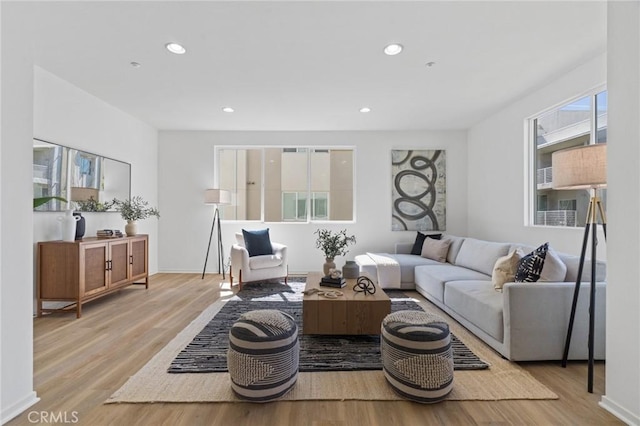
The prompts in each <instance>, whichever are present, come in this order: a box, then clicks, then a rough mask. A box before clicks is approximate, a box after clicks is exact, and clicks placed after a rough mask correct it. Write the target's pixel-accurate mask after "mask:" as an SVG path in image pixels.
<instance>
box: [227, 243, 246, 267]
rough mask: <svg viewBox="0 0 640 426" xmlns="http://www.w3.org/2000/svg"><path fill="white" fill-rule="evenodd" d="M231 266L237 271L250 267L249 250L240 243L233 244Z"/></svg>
mask: <svg viewBox="0 0 640 426" xmlns="http://www.w3.org/2000/svg"><path fill="white" fill-rule="evenodd" d="M231 267H232V268H233V269H234V270H235V271H238V270H240V269H244V270H246V269H249V252H248V251H247V249H246V248H244V247H242V246H240V245H238V244H234V245H232V246H231Z"/></svg>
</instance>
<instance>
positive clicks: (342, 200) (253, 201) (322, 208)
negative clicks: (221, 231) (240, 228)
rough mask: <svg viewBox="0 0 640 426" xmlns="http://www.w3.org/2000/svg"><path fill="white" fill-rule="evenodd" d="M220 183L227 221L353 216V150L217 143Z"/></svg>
mask: <svg viewBox="0 0 640 426" xmlns="http://www.w3.org/2000/svg"><path fill="white" fill-rule="evenodd" d="M216 152H217V164H218V168H217V170H218V185H219V187H220V188H221V189H226V190H229V191H231V193H232V200H233V202H232V205H231V206H224V207H222V209H221V218H223V219H227V220H255V221H260V220H261V221H265V222H308V221H352V220H354V155H353V154H354V150H353V148H326V147H322V148H299V147H264V148H247V147H220V148H218V149H217V151H216Z"/></svg>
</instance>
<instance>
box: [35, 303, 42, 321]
mask: <svg viewBox="0 0 640 426" xmlns="http://www.w3.org/2000/svg"><path fill="white" fill-rule="evenodd" d="M36 315H37V317H38V318H40V317H41V316H42V300H40V299H38V313H37V314H36Z"/></svg>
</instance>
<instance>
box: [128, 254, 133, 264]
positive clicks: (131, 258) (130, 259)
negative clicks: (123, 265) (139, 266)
mask: <svg viewBox="0 0 640 426" xmlns="http://www.w3.org/2000/svg"><path fill="white" fill-rule="evenodd" d="M129 265H133V255H132V254H130V255H129Z"/></svg>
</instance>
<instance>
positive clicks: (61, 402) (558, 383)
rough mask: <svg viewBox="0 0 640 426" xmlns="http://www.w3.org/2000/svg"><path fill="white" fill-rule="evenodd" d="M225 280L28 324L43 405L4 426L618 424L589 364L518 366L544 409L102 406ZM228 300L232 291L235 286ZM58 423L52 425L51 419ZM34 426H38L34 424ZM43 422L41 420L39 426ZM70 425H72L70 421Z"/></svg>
mask: <svg viewBox="0 0 640 426" xmlns="http://www.w3.org/2000/svg"><path fill="white" fill-rule="evenodd" d="M221 281H222V277H221V276H219V275H207V276H206V277H205V279H204V280H201V279H200V275H199V274H157V275H154V276H153V277H151V278H150V285H149V289H148V290H145V289H144V288H142V287H137V286H134V287H128V288H125V289H123V290H121V291H119V292H117V293H114V294H112V295H109V296H106V297H104V298H102V299H99V300H96V301H94V302H91V303H88V304H86V305H85V306H84V307H83V316H82V318H80V319H76V318H75V315H74V314H73V313H71V312H70V313H68V314H53V315H48V316H45V317H43V318H36V319H35V320H34V324H35V330H34V338H35V341H34V352H35V353H34V381H35V389H36V392H37V394H38V396H39V397H40V398H41V401H40V402H39V403H38V404H36V405H35V406H33V407H31V408H30V409H29V410H28V411H27V412H25V413H23V414H22V415H20V416H19V417H17V418H15V419H13V420H12V421H11V422H9V423H8V424H9V425H32V424H38V423H40V424H46V423H48V422H49V423H57V424H65V423H67V424H68V423H74V424H80V425H92V426H93V425H189V426H191V425H234V426H235V425H252V426H257V425H316V426H325V425H374V426H375V425H380V426H389V425H425V424H426V425H473V424H490V425H527V424H529V425H589V424H590V425H604V424H623V423H622V422H620V421H618V420H617V419H616V418H615V417H614V416H612V415H611V414H609V413H608V412H607V411H605V410H604V409H602V408H600V407H599V406H598V401H599V400H600V396H601V395H602V394H603V393H604V364H603V363H598V364H597V365H596V375H595V389H594V391H595V392H594V394H589V393H587V391H586V363H584V362H576V363H570V365H569V366H568V368H566V369H563V368H561V367H560V363H559V362H544V363H523V364H521V365H522V366H523V367H524V368H525V369H526V370H527V371H529V372H530V373H531V374H532V375H533V376H535V377H536V378H537V379H538V380H540V381H541V382H542V383H544V384H546V385H547V386H548V387H549V388H550V389H552V390H553V391H554V392H555V393H557V394H558V395H559V396H560V399H558V400H550V401H493V402H486V401H460V402H455V401H446V402H442V403H439V404H434V405H421V404H416V403H411V402H404V401H400V402H398V401H382V402H366V401H345V402H337V401H296V402H275V403H268V404H249V403H215V404H211V403H207V404H205V403H200V404H182V403H174V404H109V405H104V404H103V402H104V401H105V400H106V399H107V398H108V397H109V396H110V395H111V394H112V393H113V392H114V391H116V390H117V389H118V388H119V387H120V386H122V384H124V382H125V381H126V380H127V378H128V377H129V376H131V375H133V374H135V373H136V372H137V371H138V370H139V369H140V368H141V367H142V366H143V365H144V364H146V363H147V361H149V359H150V358H151V357H153V355H155V354H156V353H157V352H158V351H159V350H160V349H162V348H163V347H164V346H165V345H166V344H167V343H168V342H169V341H170V340H171V339H173V337H175V335H176V334H177V333H178V332H179V331H181V330H182V329H183V328H184V327H186V326H187V325H188V324H189V323H190V322H191V321H192V320H193V319H194V318H196V317H197V316H198V315H199V314H200V312H202V310H204V309H205V308H206V307H207V306H209V305H210V304H211V303H213V302H214V301H215V300H217V299H218V298H219V297H220V296H221V294H222V295H223V296H224V295H225V294H227V295H228V294H229V293H228V292H229V291H230V290H229V284H228V278H227V284H226V285H222V288H221V285H220V282H221ZM233 291H237V287H234V289H233ZM52 419H53V420H57V422H52V421H51V420H52ZM34 420H36V421H34ZM40 420H46V421H40ZM74 420H77V421H74Z"/></svg>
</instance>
